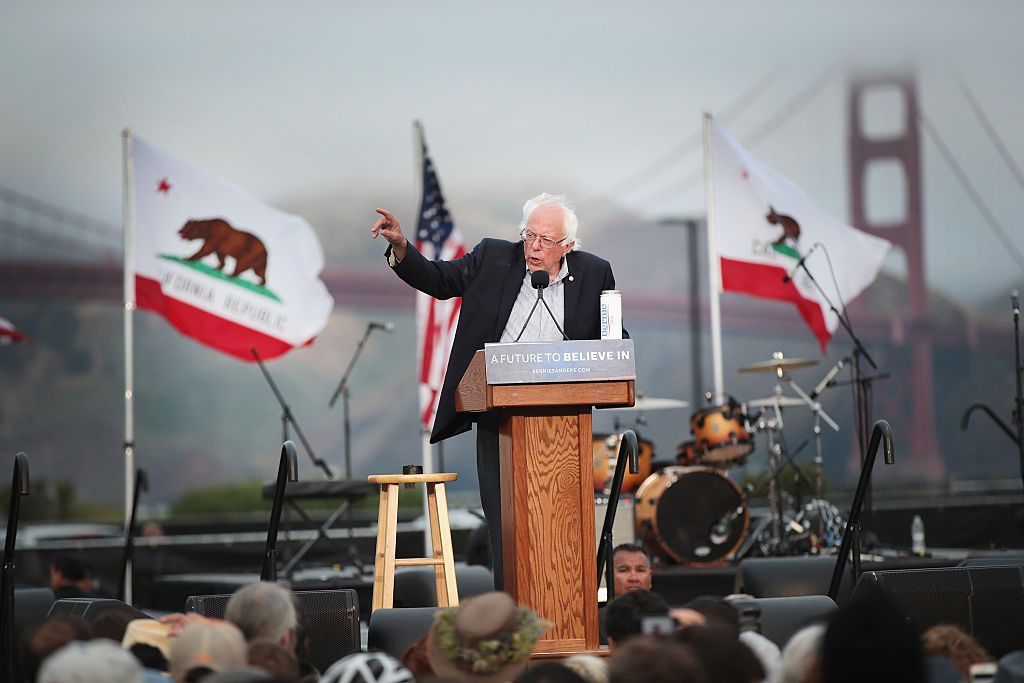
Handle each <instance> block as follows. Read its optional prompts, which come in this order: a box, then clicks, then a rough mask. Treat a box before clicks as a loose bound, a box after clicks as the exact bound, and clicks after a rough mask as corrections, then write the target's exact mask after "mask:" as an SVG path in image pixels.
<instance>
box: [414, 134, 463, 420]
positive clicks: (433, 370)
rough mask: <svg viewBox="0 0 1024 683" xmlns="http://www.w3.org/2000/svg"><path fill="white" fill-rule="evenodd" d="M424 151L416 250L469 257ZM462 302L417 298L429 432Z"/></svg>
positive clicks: (423, 413)
mask: <svg viewBox="0 0 1024 683" xmlns="http://www.w3.org/2000/svg"><path fill="white" fill-rule="evenodd" d="M420 144H421V145H422V149H423V200H422V201H421V202H420V216H419V223H418V224H417V225H416V249H417V250H419V252H420V253H421V254H423V256H424V257H425V258H427V259H429V260H432V261H433V260H437V259H444V260H445V261H450V260H452V259H457V258H459V257H460V256H463V255H464V254H465V253H466V245H465V244H464V243H463V241H462V236H461V235H460V234H459V231H458V230H456V229H455V226H454V224H453V223H452V217H451V214H450V213H448V207H447V206H445V203H444V195H443V194H441V183H440V181H438V179H437V172H436V171H435V170H434V163H433V162H432V161H431V160H430V155H429V154H428V153H427V143H426V140H425V139H424V138H423V136H422V133H421V135H420ZM461 309H462V299H461V298H453V299H448V300H446V301H438V300H437V299H435V298H434V297H432V296H428V295H427V294H424V293H422V292H417V294H416V346H417V349H418V351H419V363H420V422H421V423H422V424H423V428H424V429H426V430H427V431H430V429H431V428H432V427H433V426H434V415H435V414H436V413H437V400H438V397H439V396H440V395H441V384H442V383H443V382H444V373H445V370H446V369H447V368H448V356H449V355H450V354H451V350H452V341H453V340H454V339H455V328H456V326H457V325H458V323H459V311H460V310H461Z"/></svg>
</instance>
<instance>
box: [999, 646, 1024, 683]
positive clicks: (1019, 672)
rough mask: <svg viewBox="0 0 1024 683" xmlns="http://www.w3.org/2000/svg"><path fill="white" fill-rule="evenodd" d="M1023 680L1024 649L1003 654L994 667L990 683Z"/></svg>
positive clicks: (1008, 682)
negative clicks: (994, 672)
mask: <svg viewBox="0 0 1024 683" xmlns="http://www.w3.org/2000/svg"><path fill="white" fill-rule="evenodd" d="M1021 681H1024V650H1015V651H1013V652H1011V653H1009V654H1006V655H1003V656H1002V658H1001V659H1000V660H999V664H998V667H997V668H996V676H995V678H993V679H992V683H1021Z"/></svg>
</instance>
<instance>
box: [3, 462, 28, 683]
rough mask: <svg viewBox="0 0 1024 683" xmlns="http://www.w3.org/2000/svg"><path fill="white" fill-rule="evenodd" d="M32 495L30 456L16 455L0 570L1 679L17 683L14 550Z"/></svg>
mask: <svg viewBox="0 0 1024 683" xmlns="http://www.w3.org/2000/svg"><path fill="white" fill-rule="evenodd" d="M27 495H28V456H27V455H25V454H24V453H18V454H17V455H15V456H14V475H13V477H12V479H11V500H10V503H9V504H8V506H7V537H6V538H5V539H4V565H3V569H2V571H0V661H2V664H0V677H2V679H0V680H3V681H5V682H9V683H15V681H14V661H15V652H16V650H15V647H16V644H15V642H14V547H15V544H16V542H17V536H18V516H19V513H20V511H21V497H22V496H27Z"/></svg>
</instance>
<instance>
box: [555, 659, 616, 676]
mask: <svg viewBox="0 0 1024 683" xmlns="http://www.w3.org/2000/svg"><path fill="white" fill-rule="evenodd" d="M562 664H564V665H565V666H567V667H568V668H570V669H572V670H573V671H575V672H576V673H578V674H579V675H580V677H581V678H582V679H583V680H584V681H586V682H587V683H608V663H607V662H606V661H605V660H604V659H602V658H600V657H595V656H594V655H573V656H571V657H567V658H566V659H565V661H563V662H562Z"/></svg>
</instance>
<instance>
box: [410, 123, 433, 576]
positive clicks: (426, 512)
mask: <svg viewBox="0 0 1024 683" xmlns="http://www.w3.org/2000/svg"><path fill="white" fill-rule="evenodd" d="M412 140H413V160H414V161H415V163H416V174H415V178H416V186H417V188H418V189H419V192H418V193H417V196H418V197H419V205H418V206H417V208H416V212H417V214H416V222H417V223H418V222H419V206H421V205H422V204H423V125H422V124H421V123H420V122H419V121H413V122H412ZM414 230H415V228H414ZM414 234H415V233H414ZM416 309H417V310H416V318H417V320H416V325H417V326H418V325H419V323H420V321H419V306H417V307H416ZM424 334H426V332H424ZM416 338H417V340H418V339H419V335H416ZM417 350H418V351H419V352H420V354H422V352H423V349H422V347H421V348H419V349H417ZM420 354H417V356H416V361H417V363H416V364H417V368H418V367H419V364H420V363H422V362H423V359H422V358H421V357H420ZM416 381H417V382H419V376H418V374H417V378H416ZM416 396H417V407H418V408H419V410H418V411H417V414H419V415H422V414H423V413H422V411H423V408H422V406H419V386H418V385H417V387H416ZM420 454H421V458H420V459H421V461H422V462H423V474H433V472H434V453H433V447H432V446H431V445H430V432H428V431H427V430H426V429H425V428H423V426H422V425H420ZM423 519H424V521H425V522H426V524H424V525H423V551H424V553H423V554H424V557H426V556H427V554H428V553H427V550H428V549H429V550H430V552H433V551H434V550H435V548H434V547H433V540H432V539H431V536H430V508H429V505H428V504H427V487H426V486H425V485H424V487H423Z"/></svg>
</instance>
